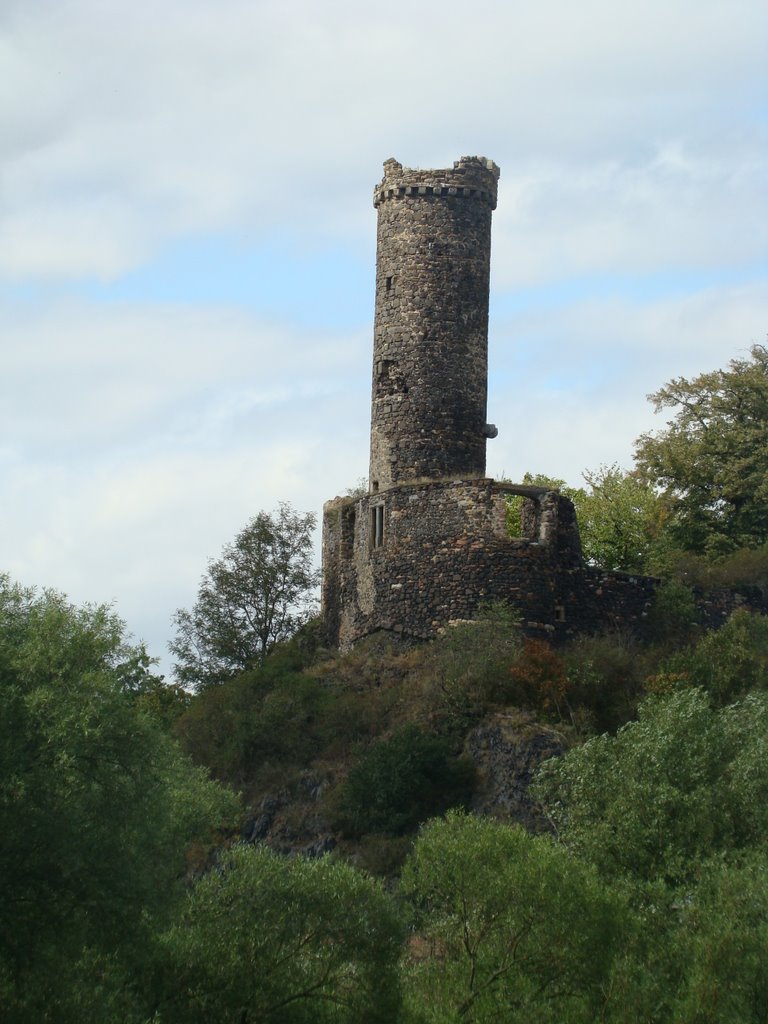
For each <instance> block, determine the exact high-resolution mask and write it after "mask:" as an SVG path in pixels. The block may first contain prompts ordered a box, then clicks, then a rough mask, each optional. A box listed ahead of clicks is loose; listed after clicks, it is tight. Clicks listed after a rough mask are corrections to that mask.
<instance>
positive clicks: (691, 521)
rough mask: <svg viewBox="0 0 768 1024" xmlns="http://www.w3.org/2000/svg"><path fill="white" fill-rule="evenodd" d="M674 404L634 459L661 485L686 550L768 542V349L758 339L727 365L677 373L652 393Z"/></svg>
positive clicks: (661, 402) (667, 405) (657, 401)
mask: <svg viewBox="0 0 768 1024" xmlns="http://www.w3.org/2000/svg"><path fill="white" fill-rule="evenodd" d="M649 398H650V400H651V401H652V402H653V403H654V406H655V408H656V411H657V412H658V411H660V410H661V409H674V410H676V411H675V415H674V417H673V419H672V420H671V421H670V422H669V424H668V426H667V427H666V428H665V429H664V430H661V431H658V432H656V433H647V434H643V435H642V436H641V437H640V438H639V439H638V441H637V444H636V455H635V458H636V462H637V466H638V469H639V470H640V472H641V474H642V477H643V479H644V480H645V481H647V482H648V483H650V484H652V485H653V486H655V487H658V488H659V489H660V490H661V492H662V497H663V500H664V502H665V504H666V505H667V507H668V509H669V512H670V516H671V519H670V523H669V530H670V532H671V534H672V536H673V538H674V540H675V542H676V544H677V546H679V547H680V548H682V549H683V550H687V551H693V552H698V553H702V554H709V555H718V554H722V553H727V552H729V551H733V550H735V549H736V548H739V547H747V548H754V547H758V546H760V545H762V544H765V543H767V542H768V349H766V348H765V347H764V346H762V345H753V346H752V348H751V349H750V355H749V358H747V359H733V360H731V362H730V363H729V365H728V368H727V369H721V370H714V371H712V372H711V373H702V374H699V376H698V377H694V378H693V379H692V380H687V379H686V378H685V377H678V378H675V379H674V380H672V381H670V382H669V383H668V384H666V385H665V386H664V387H663V388H660V390H659V391H657V392H656V393H655V394H652V395H650V396H649Z"/></svg>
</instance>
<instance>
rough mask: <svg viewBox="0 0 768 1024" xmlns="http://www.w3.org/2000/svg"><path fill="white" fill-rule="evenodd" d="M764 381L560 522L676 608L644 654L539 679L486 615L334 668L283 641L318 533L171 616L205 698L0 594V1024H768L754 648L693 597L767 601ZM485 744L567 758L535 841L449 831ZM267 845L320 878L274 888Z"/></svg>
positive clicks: (529, 648) (120, 647)
mask: <svg viewBox="0 0 768 1024" xmlns="http://www.w3.org/2000/svg"><path fill="white" fill-rule="evenodd" d="M767 366H768V364H767V363H766V356H765V350H763V349H753V350H752V357H751V361H748V360H741V361H734V362H733V363H732V364H731V366H730V369H729V370H726V371H720V372H718V373H717V374H705V375H702V376H701V377H699V378H696V380H695V381H693V382H687V381H676V382H673V383H672V384H671V385H668V386H667V388H665V389H662V391H660V392H659V394H658V396H657V400H658V402H659V404H660V405H672V406H675V407H676V406H678V405H679V406H681V411H680V412H679V413H678V416H677V418H676V420H675V421H674V423H673V424H672V426H671V427H670V429H669V430H668V431H667V432H665V433H662V434H660V435H659V436H657V437H655V438H651V437H650V436H649V437H646V438H643V439H641V442H640V444H639V448H638V452H639V465H640V467H641V468H642V470H643V473H644V474H645V477H644V478H641V477H640V476H638V474H636V473H634V474H629V473H624V472H622V471H620V470H619V469H617V468H616V467H612V468H610V469H601V470H600V471H599V473H597V474H592V475H588V476H587V477H586V482H587V488H581V489H578V491H576V490H568V491H567V493H569V494H571V496H572V497H573V499H574V501H575V502H576V505H577V509H578V510H579V515H580V517H581V522H582V528H583V530H584V540H585V552H586V554H587V556H588V558H589V560H590V561H591V562H593V563H594V564H596V565H603V566H605V567H607V568H619V569H622V568H623V569H626V570H628V571H633V572H634V571H648V570H649V569H650V568H653V567H656V568H658V569H660V570H663V571H664V572H665V574H666V575H667V576H668V579H667V582H666V583H665V584H664V586H662V587H661V588H660V589H659V590H658V593H657V600H656V605H655V608H654V609H652V611H651V614H650V615H649V618H648V622H647V629H646V635H645V637H644V640H643V642H642V643H641V642H639V640H638V639H637V638H636V637H631V636H628V635H626V634H622V633H616V634H612V633H607V634H604V635H601V636H594V637H582V638H581V639H579V640H578V641H577V642H574V643H572V644H571V645H570V646H568V647H567V648H563V649H557V650H555V649H553V648H552V647H551V646H550V645H548V644H547V643H545V642H543V641H541V640H531V639H530V638H527V639H526V638H524V637H523V635H522V632H521V629H520V623H519V619H518V616H517V615H516V613H515V611H514V609H511V608H509V607H507V606H505V605H496V606H492V607H489V608H486V609H483V610H481V612H480V613H479V614H478V618H477V621H476V622H473V623H463V624H461V625H458V626H456V627H455V628H451V629H449V630H447V631H446V632H445V634H444V635H442V636H440V637H439V638H438V639H436V640H435V641H434V642H433V643H431V644H425V645H421V646H418V647H415V648H412V649H408V648H403V647H392V646H390V645H389V644H388V643H387V642H385V641H383V640H382V639H380V638H379V639H376V638H373V639H371V640H370V641H369V642H367V643H363V644H360V645H359V646H358V647H357V648H356V650H355V651H353V652H351V653H349V654H347V655H345V656H343V657H342V656H335V655H332V654H330V652H327V651H324V650H323V649H322V647H320V646H319V642H318V636H317V634H316V632H315V631H313V630H312V629H311V628H308V627H305V628H304V629H298V630H297V626H298V625H299V620H300V619H301V615H299V617H298V618H296V617H295V613H296V607H297V606H296V602H297V601H300V594H306V593H307V590H306V588H307V587H309V586H310V585H311V583H312V577H311V574H310V575H309V576H308V575H306V574H305V573H304V571H303V570H302V568H301V566H302V559H303V558H304V557H305V555H306V552H307V551H308V548H307V543H308V541H307V537H308V532H307V531H309V530H310V529H311V526H312V521H311V517H295V516H294V517H293V518H291V517H292V516H293V514H292V513H291V512H290V510H288V508H287V506H282V507H281V511H280V515H279V516H278V517H277V519H276V520H274V519H272V518H270V517H266V518H264V519H262V517H257V519H256V520H254V521H253V522H252V523H251V524H250V526H249V527H247V528H246V530H245V531H243V533H242V534H241V535H239V536H238V538H237V540H236V541H235V544H234V545H232V546H231V547H228V548H227V549H225V552H224V555H223V557H222V559H221V560H220V561H219V562H216V563H212V565H211V566H210V567H209V572H208V574H206V577H205V578H204V581H203V587H202V588H201V598H200V601H199V602H198V605H196V606H195V609H194V610H193V613H179V616H180V618H179V619H177V622H178V625H179V627H180V632H179V634H178V636H177V641H176V648H175V649H176V653H177V656H178V657H179V666H180V667H179V677H180V679H183V680H184V681H186V682H192V683H194V684H195V686H196V687H197V688H198V692H197V693H196V694H194V695H191V694H190V693H189V692H187V691H186V690H185V689H183V688H182V687H181V686H179V685H176V686H168V685H166V684H165V683H164V681H163V680H162V679H161V678H160V677H159V676H157V675H156V674H155V673H154V672H153V668H152V663H151V660H150V659H149V658H148V656H147V653H146V651H145V650H144V649H143V648H142V647H141V646H140V645H138V646H137V645H131V644H129V643H128V642H127V640H126V637H125V632H124V628H123V624H122V623H121V622H120V621H119V619H117V618H116V617H115V615H114V614H113V613H112V612H111V611H110V609H109V608H105V607H103V606H93V607H91V606H86V607H83V608H77V607H74V606H72V605H71V604H69V602H67V601H66V599H65V598H64V597H62V596H61V595H59V594H56V593H53V592H49V591H45V592H43V593H42V594H38V593H36V592H34V591H32V590H27V589H24V588H23V587H20V586H18V585H15V584H13V583H11V582H10V580H9V579H8V578H7V577H0V708H1V710H2V715H1V716H0V877H1V878H2V882H3V885H2V891H1V892H0V1016H1V1017H2V1019H3V1020H9V1021H12V1022H14V1024H16V1022H18V1024H33V1022H34V1024H40V1022H42V1024H45V1022H50V1024H70V1022H71V1024H149V1022H152V1024H187V1022H190V1024H192V1022H195V1021H200V1022H202V1021H206V1022H209V1021H210V1022H213V1024H310V1022H312V1024H314V1022H318V1024H345V1022H346V1024H352V1022H353V1021H354V1022H357V1021H369V1022H371V1024H375V1022H377V1021H381V1022H384V1021H387V1022H392V1024H443V1022H445V1024H450V1022H455V1024H460V1022H462V1024H464V1022H466V1024H469V1022H472V1024H486V1022H488V1024H490V1022H493V1024H496V1022H497V1021H499V1020H503V1021H509V1022H511V1024H514V1022H518V1021H519V1022H521V1024H522V1022H526V1024H528V1022H530V1021H536V1022H541V1024H548V1022H549V1024H587V1022H590V1024H591V1022H593V1021H601V1022H603V1024H638V1022H643V1024H765V1022H766V1020H768V853H767V852H766V851H768V759H766V756H765V755H766V745H767V743H768V618H766V617H763V616H759V615H755V614H752V613H750V612H749V611H747V610H746V609H741V610H738V611H736V612H734V613H733V614H732V615H731V616H730V618H729V619H728V620H727V621H725V622H724V623H723V625H722V627H721V628H720V629H718V630H717V631H712V632H705V631H703V630H702V628H701V626H700V625H699V623H698V619H697V612H696V605H695V602H694V600H693V595H692V592H691V589H690V587H689V586H688V584H690V583H696V584H698V585H700V586H705V587H706V586H718V585H731V584H734V583H738V584H739V585H743V584H745V583H746V584H751V585H752V586H754V587H756V588H761V589H762V592H763V593H766V592H768V545H767V544H766V540H768V537H766V535H765V533H764V532H763V525H764V524H763V518H764V512H765V510H764V508H763V505H764V504H765V502H764V497H765V495H764V490H765V479H766V474H765V468H766V467H765V466H764V464H763V462H762V461H761V460H763V459H764V457H765V444H764V436H763V435H764V431H765V427H766V423H767V422H768V415H766V409H765V407H764V404H763V403H764V398H765V376H766V367H767ZM761 431H762V433H761ZM718 438H719V440H718ZM761 438H762V439H763V440H762V442H761ZM654 473H656V474H657V475H656V476H654V475H653V474H654ZM685 473H688V474H689V475H688V477H686V476H685ZM707 474H709V476H710V478H711V483H712V486H711V490H709V491H707V489H706V487H705V488H704V491H701V492H699V491H697V488H698V487H699V486H700V485H701V483H702V480H704V479H705V478H706V477H707ZM739 477H741V478H742V479H743V481H746V482H747V484H748V486H747V485H745V487H743V488H741V490H740V487H741V484H739V482H738V480H737V478H739ZM530 482H534V483H545V482H546V484H547V485H548V486H549V485H551V483H552V482H551V481H546V480H545V479H544V478H531V479H530ZM705 492H706V494H705ZM697 495H698V496H697ZM706 495H709V498H707V497H706ZM760 495H763V497H762V498H760V501H761V502H762V505H760V504H759V502H758V500H757V499H758V497H759V496H760ZM710 498H711V500H709V499H710ZM753 499H754V500H753ZM707 502H709V504H707ZM517 512H519V508H518V509H517ZM515 513H516V509H515V506H514V503H512V507H511V510H510V516H511V518H513V517H514V515H515ZM267 520H268V521H267ZM283 541H285V542H286V543H285V545H283ZM288 542H291V543H288ZM293 542H295V544H294V546H291V545H292V543H293ZM281 545H282V546H281ZM291 566H293V568H295V569H296V570H297V575H296V576H295V577H293V576H291V572H290V568H291ZM305 568H306V565H305ZM259 574H261V575H259ZM254 581H256V582H255V583H254ZM294 583H295V584H296V586H297V587H298V590H292V589H291V587H292V586H293V585H294ZM248 588H250V589H248ZM254 588H255V589H254ZM267 595H271V597H268V596H267ZM249 602H250V604H249ZM260 602H261V603H260ZM244 605H245V606H244ZM196 616H198V618H196ZM259 616H265V618H264V619H263V621H262V620H260V619H259ZM270 616H272V617H271V618H270ZM259 622H261V627H260V628H261V632H260V633H259V632H258V630H257V629H256V626H257V624H258V623H259ZM198 625H200V631H199V632H196V630H197V628H198ZM185 630H186V632H185ZM205 630H208V632H205ZM288 637H290V639H288ZM217 645H218V646H217ZM212 683H216V684H217V685H211V684H212ZM500 719H503V720H505V721H506V722H508V723H509V722H519V723H521V724H520V726H519V728H520V729H521V730H522V731H525V729H527V728H531V729H534V728H539V725H538V721H540V720H541V719H546V720H547V725H546V730H547V731H548V733H549V734H555V735H557V737H558V746H557V747H556V749H560V750H562V749H565V751H566V752H565V753H564V755H563V756H561V757H559V758H557V759H555V760H552V761H550V762H548V763H546V764H545V765H544V766H543V768H542V769H541V770H540V772H539V777H538V781H537V782H536V783H535V786H534V790H533V792H534V793H535V795H536V798H537V799H538V801H539V805H538V809H537V813H538V818H537V820H538V821H539V822H540V824H541V834H537V835H532V834H528V833H526V832H524V831H523V830H522V829H520V828H519V827H513V826H511V825H510V824H508V822H507V821H505V820H491V819H489V818H481V817H479V816H475V815H472V814H470V813H468V812H467V811H466V809H459V808H466V807H467V806H468V805H471V804H472V799H473V796H475V795H476V794H477V790H476V789H474V788H473V787H474V786H475V784H476V782H477V780H476V778H475V777H474V773H473V771H472V770H470V769H469V768H468V766H467V762H466V761H465V760H464V757H463V752H464V751H468V750H470V737H471V734H472V730H474V729H475V727H477V726H478V725H482V724H483V723H484V722H487V721H498V720H500ZM537 720H538V721H537ZM195 764H196V765H197V767H195V766H194V765H195ZM209 772H210V773H211V774H212V775H214V776H215V777H216V778H217V780H218V782H215V783H214V782H213V781H211V779H210V777H209V774H208V773H209ZM221 783H224V784H225V785H221ZM227 784H228V786H229V787H232V788H227ZM233 789H238V790H240V792H241V802H240V803H238V801H237V799H236V797H235V796H234V795H233V792H232V790H233ZM261 812H263V813H261ZM439 815H444V816H443V817H439ZM501 818H502V819H503V818H504V815H503V813H501ZM243 819H246V820H247V821H248V827H247V828H244V829H243V830H242V831H241V829H240V825H241V822H242V820H243ZM428 819H431V820H428ZM265 822H266V824H265ZM270 822H271V823H272V825H270ZM270 827H274V828H275V829H276V834H277V836H278V837H279V838H280V841H281V842H282V843H285V844H287V846H281V848H282V849H286V848H288V849H290V848H291V845H290V844H291V841H292V839H295V838H296V837H299V838H306V834H307V833H309V834H312V835H317V833H318V830H319V831H320V832H328V831H334V832H335V840H334V841H335V842H336V843H337V845H336V847H335V849H334V852H333V853H332V854H331V855H330V856H324V857H319V858H317V859H311V858H309V857H302V856H291V857H285V856H282V855H278V854H277V853H274V852H272V851H271V850H270V849H268V848H267V847H266V845H264V844H263V843H261V842H258V841H256V842H253V840H258V839H260V838H262V837H264V836H265V835H266V834H267V831H268V829H269V828H270ZM246 835H247V836H248V837H249V839H250V840H251V842H248V843H246V842H243V841H241V837H242V836H246ZM278 845H280V844H279V843H278ZM330 845H331V846H332V845H333V844H330ZM327 848H328V847H327V846H325V847H323V849H327ZM292 852H294V853H295V850H292ZM353 865H354V866H353ZM366 868H367V869H370V871H374V872H378V873H379V874H382V875H385V876H386V882H385V883H384V882H382V881H380V880H377V879H375V878H373V877H372V876H371V874H369V873H368V871H367V870H365V869H366Z"/></svg>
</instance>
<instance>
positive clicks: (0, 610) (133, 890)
mask: <svg viewBox="0 0 768 1024" xmlns="http://www.w3.org/2000/svg"><path fill="white" fill-rule="evenodd" d="M142 664H143V651H142V650H141V649H137V648H135V647H132V646H131V645H130V644H128V643H127V641H126V639H125V635H124V627H123V624H122V622H121V621H120V620H119V619H118V618H117V616H115V615H114V614H113V613H112V612H111V610H110V609H109V608H108V607H105V606H102V605H99V606H85V607H83V608H77V607H74V606H73V605H71V604H69V602H67V600H66V599H65V598H64V597H63V596H62V595H60V594H57V593H55V592H53V591H44V592H43V593H42V594H38V593H36V592H35V591H34V590H31V589H25V588H23V587H21V586H19V585H16V584H12V583H11V582H10V581H9V579H8V578H7V577H5V576H0V690H1V697H2V716H0V877H2V880H3V887H2V896H1V897H0V1004H4V1006H5V1007H6V1008H7V1007H12V1008H13V1012H14V1014H15V1016H14V1017H13V1019H15V1020H27V1019H30V1020H56V1021H57V1022H58V1021H68V1020H70V1019H72V1020H73V1021H78V1024H79V1022H81V1021H83V1020H90V1019H92V1018H93V1020H94V1021H99V1022H101V1021H106V1020H112V1017H111V1016H110V1014H111V1012H112V1011H111V1010H109V1009H108V1006H107V1004H108V1003H109V1001H110V998H111V997H110V996H109V989H110V985H112V986H116V989H114V991H118V990H119V989H120V988H121V986H122V985H123V984H124V979H123V978H122V976H121V972H123V971H125V972H129V967H130V969H131V970H136V969H137V968H136V964H137V961H141V959H142V957H143V955H144V951H145V950H146V949H147V948H148V947H149V946H150V945H151V936H152V935H153V932H154V929H155V927H157V925H158V924H160V923H162V922H163V921H164V920H165V916H166V914H167V913H168V912H169V911H170V908H171V907H172V905H173V896H174V893H176V891H177V889H178V886H179V884H180V881H181V878H182V877H183V873H184V869H185V856H186V852H187V849H188V847H189V845H190V843H191V842H192V841H193V840H198V839H199V840H203V841H207V839H208V838H209V837H210V835H211V833H212V830H213V829H214V828H215V827H216V826H217V825H218V824H220V823H222V822H224V821H229V820H231V818H232V817H233V815H234V812H235V803H234V798H233V797H232V796H231V795H230V794H228V793H227V792H226V791H225V790H223V789H222V788H220V787H219V786H217V785H215V784H214V783H212V782H211V781H209V779H208V778H207V775H206V774H205V772H204V771H203V770H202V769H197V768H194V767H193V766H192V764H191V763H190V762H189V761H188V760H187V759H186V758H185V757H184V756H183V755H182V754H181V752H180V751H179V749H178V747H177V746H176V745H175V744H174V743H173V742H172V741H171V739H170V738H169V737H168V736H167V735H166V733H165V732H164V731H163V729H162V727H161V725H160V723H159V722H158V721H157V719H156V718H155V717H154V716H152V715H150V714H147V713H144V712H142V711H141V710H140V708H139V707H138V706H137V703H136V699H135V695H134V694H133V693H132V692H131V691H130V688H128V687H126V685H125V680H126V678H130V679H131V680H132V683H133V684H136V683H137V673H138V672H140V671H141V665H142ZM108 964H109V965H110V968H109V970H107V965H108ZM129 973H130V972H129ZM105 977H106V978H108V979H109V984H105V982H104V978H105ZM129 990H130V986H127V985H126V993H124V994H123V996H122V997H121V999H120V1000H119V1002H120V1004H121V1006H122V1009H121V1010H115V1014H116V1016H115V1018H114V1019H115V1020H121V1021H127V1020H129V1019H131V1017H130V1012H129V1010H128V1007H127V1003H128V1002H129V1001H130V1000H129V997H128V992H129ZM114 991H113V994H114ZM91 1014H92V1018H91Z"/></svg>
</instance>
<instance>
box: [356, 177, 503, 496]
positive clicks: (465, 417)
mask: <svg viewBox="0 0 768 1024" xmlns="http://www.w3.org/2000/svg"><path fill="white" fill-rule="evenodd" d="M498 178H499V169H498V167H497V166H496V164H494V163H493V161H492V160H486V159H485V158H484V157H462V158H461V159H460V160H457V161H456V162H455V163H454V165H453V167H452V168H449V169H446V170H424V171H422V170H413V169H411V168H409V167H403V166H402V165H401V164H399V163H398V162H397V161H396V160H387V161H386V162H385V164H384V178H383V180H382V182H381V184H380V185H378V186H377V187H376V189H375V190H374V200H373V202H374V206H375V207H376V209H377V211H378V236H377V258H376V315H375V324H374V342H373V382H372V398H371V461H370V473H369V480H370V491H371V493H372V494H376V493H378V492H379V491H385V490H388V489H389V488H391V487H394V486H397V485H402V484H410V483H416V482H417V481H424V480H440V479H445V478H448V477H460V478H464V479H467V478H475V477H482V476H484V474H485V442H486V438H487V437H492V436H494V435H495V429H494V428H493V427H489V426H488V425H487V424H486V422H485V419H486V396H487V386H488V294H489V276H490V255H491V211H492V210H494V209H495V207H496V190H497V182H498Z"/></svg>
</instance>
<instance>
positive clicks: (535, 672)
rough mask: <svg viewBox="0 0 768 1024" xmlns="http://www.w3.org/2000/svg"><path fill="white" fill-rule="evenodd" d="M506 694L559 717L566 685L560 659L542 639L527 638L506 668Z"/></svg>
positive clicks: (564, 668) (563, 667)
mask: <svg viewBox="0 0 768 1024" xmlns="http://www.w3.org/2000/svg"><path fill="white" fill-rule="evenodd" d="M510 677H511V680H512V685H511V689H510V692H509V697H510V699H512V700H516V701H519V702H520V703H522V704H523V705H524V706H526V707H530V708H532V709H533V710H535V711H537V712H538V713H539V714H541V715H543V716H550V715H551V714H552V713H553V712H555V713H556V714H557V716H558V717H562V714H563V711H564V705H565V701H566V696H567V693H568V689H569V686H570V682H569V679H568V675H567V672H566V666H565V663H564V661H563V659H562V658H561V657H560V656H559V655H558V654H556V653H555V651H553V650H552V648H551V646H550V645H549V644H548V643H547V642H546V640H537V639H534V638H532V637H527V638H526V639H525V640H524V641H523V649H522V651H521V652H520V655H519V657H518V659H517V661H516V662H515V664H514V665H513V666H512V668H511V669H510Z"/></svg>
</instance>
